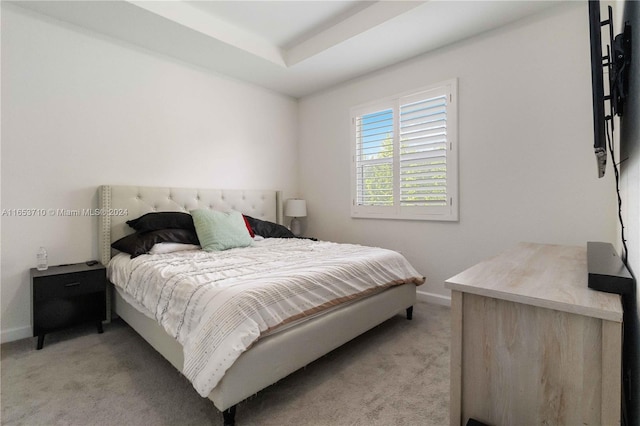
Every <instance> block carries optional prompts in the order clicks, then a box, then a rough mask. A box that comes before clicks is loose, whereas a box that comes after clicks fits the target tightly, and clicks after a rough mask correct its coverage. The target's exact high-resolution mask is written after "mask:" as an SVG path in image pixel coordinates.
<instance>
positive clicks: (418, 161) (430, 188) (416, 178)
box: [399, 92, 447, 206]
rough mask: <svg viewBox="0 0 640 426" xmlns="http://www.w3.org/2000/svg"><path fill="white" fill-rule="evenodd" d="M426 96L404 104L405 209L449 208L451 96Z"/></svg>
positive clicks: (402, 193)
mask: <svg viewBox="0 0 640 426" xmlns="http://www.w3.org/2000/svg"><path fill="white" fill-rule="evenodd" d="M426 95H430V96H429V97H427V98H423V99H419V100H415V98H416V96H411V98H412V100H411V101H410V102H407V103H404V102H403V104H401V105H400V125H399V129H400V205H401V206H446V205H447V95H446V93H432V92H428V93H426ZM401 101H402V100H401Z"/></svg>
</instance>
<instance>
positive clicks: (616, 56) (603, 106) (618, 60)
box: [589, 0, 631, 177]
mask: <svg viewBox="0 0 640 426" xmlns="http://www.w3.org/2000/svg"><path fill="white" fill-rule="evenodd" d="M607 15H608V16H607V19H605V20H604V21H603V20H601V18H600V1H598V0H590V1H589V33H590V39H591V87H592V96H593V133H594V144H593V147H594V150H595V154H596V160H597V164H598V177H602V176H604V173H605V168H606V163H607V148H609V151H610V153H611V155H612V159H611V161H612V162H614V164H615V160H614V159H613V148H612V146H611V143H609V145H607V142H608V141H609V142H610V141H611V139H612V133H613V130H614V128H613V116H614V115H618V116H622V115H623V113H624V103H625V100H626V97H627V94H628V89H629V67H630V64H631V26H630V25H629V24H628V23H625V24H624V29H623V31H622V33H620V34H618V35H617V36H615V37H614V36H613V12H612V8H611V6H608V7H607ZM605 27H608V31H607V32H606V34H605V36H606V38H605V40H606V42H607V44H606V45H605V48H606V54H605V50H604V48H603V44H602V40H603V32H604V31H603V29H604V28H605ZM605 68H606V69H607V73H606V75H605V72H604V70H605ZM605 89H606V91H605ZM609 124H610V126H609ZM609 128H610V129H609ZM609 130H610V131H611V133H610V132H609Z"/></svg>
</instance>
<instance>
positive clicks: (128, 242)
mask: <svg viewBox="0 0 640 426" xmlns="http://www.w3.org/2000/svg"><path fill="white" fill-rule="evenodd" d="M157 243H183V244H195V245H200V241H198V236H197V235H196V232H195V231H189V230H187V229H158V230H156V231H149V232H135V233H133V234H129V235H127V236H125V237H122V238H120V239H119V240H118V241H115V242H113V243H112V244H111V247H113V248H114V249H116V250H119V251H122V252H125V253H129V254H130V255H131V258H132V259H133V258H134V257H138V256H140V255H141V254H146V253H148V252H149V250H151V248H152V247H153V246H154V245H155V244H157Z"/></svg>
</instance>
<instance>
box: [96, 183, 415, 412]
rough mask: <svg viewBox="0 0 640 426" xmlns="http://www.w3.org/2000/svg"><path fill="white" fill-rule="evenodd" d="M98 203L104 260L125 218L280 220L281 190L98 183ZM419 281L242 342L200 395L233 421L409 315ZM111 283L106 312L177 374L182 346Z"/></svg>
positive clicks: (182, 366) (110, 254)
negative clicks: (351, 344)
mask: <svg viewBox="0 0 640 426" xmlns="http://www.w3.org/2000/svg"><path fill="white" fill-rule="evenodd" d="M98 204H99V213H100V214H99V215H98V217H99V238H98V240H99V241H98V242H99V252H100V261H101V262H102V263H103V264H104V265H108V264H109V262H110V261H111V260H112V258H113V259H114V262H113V263H115V261H116V258H117V256H116V255H117V251H115V250H113V249H112V247H111V244H112V243H113V242H114V241H117V240H120V239H121V238H122V237H125V236H126V235H127V234H131V233H132V232H133V229H131V228H130V227H129V226H128V225H127V224H126V222H127V221H129V220H131V219H135V218H138V217H140V216H142V215H144V214H146V213H149V212H189V211H192V210H195V209H210V210H215V211H223V212H224V211H237V212H241V213H242V214H244V215H247V216H251V217H254V218H257V219H259V220H263V221H268V222H273V223H278V224H282V223H283V215H282V211H283V209H282V195H281V193H280V192H279V191H272V190H220V189H196V188H169V187H146V186H101V187H99V188H98ZM270 243H273V242H270ZM293 243H294V242H293V240H292V241H291V244H293ZM265 244H266V243H265ZM255 245H256V246H259V244H255ZM265 251H268V250H265ZM400 257H401V256H400ZM423 281H424V279H423V278H422V277H417V278H416V277H413V278H412V279H411V280H407V282H400V283H398V282H396V283H394V285H392V286H389V287H385V289H384V290H381V291H377V292H375V293H372V295H370V296H367V297H363V298H358V299H357V300H355V301H351V302H349V303H347V304H344V305H340V306H336V307H332V308H331V309H327V310H326V311H323V312H322V314H321V315H314V316H311V317H310V318H309V319H307V320H305V321H299V322H294V323H292V324H290V325H288V326H287V327H284V328H283V329H282V330H276V331H275V332H272V333H269V334H268V335H266V336H265V337H260V338H258V339H257V340H256V341H254V342H251V343H250V344H248V345H247V347H248V349H247V350H244V351H243V352H242V353H241V354H240V355H239V356H238V357H237V359H235V361H234V362H233V363H232V364H231V366H230V367H229V368H228V369H227V370H226V371H225V372H224V375H223V376H222V378H221V379H219V381H217V382H216V384H215V387H213V389H212V390H211V391H210V392H209V393H208V395H207V397H208V398H209V399H210V400H211V401H212V402H213V403H214V405H215V406H216V408H217V409H219V410H220V411H221V412H222V414H223V420H224V424H225V425H232V424H234V422H235V411H236V404H238V403H239V402H241V401H243V400H244V399H246V398H247V397H249V396H251V395H253V394H255V393H257V392H258V391H260V390H262V389H264V388H265V387H267V386H269V385H271V384H273V383H275V382H277V381H278V380H280V379H282V378H284V377H286V376H287V375H289V374H291V373H292V372H294V371H296V370H298V369H300V368H302V367H304V366H305V365H307V364H309V363H310V362H312V361H314V360H316V359H318V358H320V357H321V356H323V355H325V354H327V353H328V352H330V351H332V350H333V349H335V348H337V347H339V346H340V345H342V344H344V343H346V342H348V341H349V340H351V339H353V338H355V337H356V336H358V335H360V334H362V333H364V332H365V331H367V330H369V329H371V328H373V327H374V326H376V325H378V324H380V323H382V322H384V321H385V320H387V319H389V318H391V317H393V316H395V315H396V314H398V313H400V312H403V311H406V315H407V318H408V319H411V315H412V310H413V305H414V303H415V300H416V285H419V284H421V283H422V282H423ZM111 290H112V291H111V295H112V297H110V298H108V307H107V308H108V312H109V313H111V312H113V313H114V314H115V315H117V316H118V317H120V318H122V319H123V320H124V321H125V322H126V323H127V324H129V325H130V326H131V327H132V328H133V329H134V330H135V331H136V332H137V333H138V334H140V335H141V336H142V337H143V338H144V339H145V340H146V341H147V342H148V343H149V344H151V346H152V347H154V348H155V349H156V350H157V351H158V352H159V353H160V354H161V355H162V356H164V357H165V358H166V359H167V360H168V361H169V362H170V363H171V364H173V366H174V367H175V368H177V369H178V370H179V371H181V372H182V373H183V374H184V373H185V355H184V354H185V348H184V347H183V345H182V344H181V343H180V342H179V341H178V340H177V339H176V338H175V337H174V336H172V335H170V334H168V332H167V331H166V330H165V328H164V327H163V326H161V325H160V323H158V322H157V321H156V320H154V319H152V318H150V316H149V315H148V314H146V315H145V314H144V313H142V312H141V310H140V306H137V307H135V306H134V305H135V303H133V302H132V300H131V298H129V297H127V295H126V294H123V292H122V291H115V290H114V287H113V286H112V287H111ZM187 361H189V360H187ZM186 364H187V365H188V364H189V362H187V363H186ZM185 375H187V374H185ZM194 387H195V384H194ZM196 389H198V388H197V387H196ZM199 392H201V390H199ZM201 394H202V393H201Z"/></svg>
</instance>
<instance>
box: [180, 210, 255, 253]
mask: <svg viewBox="0 0 640 426" xmlns="http://www.w3.org/2000/svg"><path fill="white" fill-rule="evenodd" d="M191 216H193V224H194V225H195V228H196V233H197V234H198V240H200V245H201V246H202V249H203V250H205V251H221V250H228V249H232V248H236V247H247V246H250V245H251V241H252V239H251V236H250V235H249V231H247V226H246V224H245V222H244V218H243V217H242V214H240V212H236V211H231V212H228V213H225V212H219V211H215V210H207V209H199V210H192V211H191Z"/></svg>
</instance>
